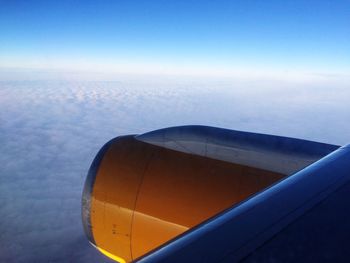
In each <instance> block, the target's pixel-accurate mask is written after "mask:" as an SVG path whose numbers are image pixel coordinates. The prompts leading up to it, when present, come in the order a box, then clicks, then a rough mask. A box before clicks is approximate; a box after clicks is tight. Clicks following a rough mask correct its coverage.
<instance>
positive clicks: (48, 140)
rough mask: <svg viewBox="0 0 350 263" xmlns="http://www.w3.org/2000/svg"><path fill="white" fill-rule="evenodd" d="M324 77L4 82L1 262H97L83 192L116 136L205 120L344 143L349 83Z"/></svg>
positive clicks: (348, 130)
mask: <svg viewBox="0 0 350 263" xmlns="http://www.w3.org/2000/svg"><path fill="white" fill-rule="evenodd" d="M327 85H328V84H327V83H325V84H322V85H321V84H317V85H316V84H312V85H311V84H308V85H306V84H305V83H299V84H295V83H294V84H291V83H285V82H256V81H250V82H248V81H240V82H239V81H215V80H211V81H198V80H196V81H194V80H190V79H187V80H177V79H174V78H169V79H163V80H162V81H158V80H155V81H153V80H152V81H151V80H150V79H143V80H138V81H130V80H129V81H127V80H123V81H120V82H101V81H100V82H77V81H74V82H67V81H9V82H0V145H1V152H0V207H1V209H0V218H1V220H0V241H1V242H0V243H1V244H2V245H1V247H0V261H1V262H11V261H14V262H48V261H53V262H60V261H62V262H63V261H66V259H67V258H69V260H70V261H72V262H89V261H91V262H102V260H101V258H102V256H100V255H99V253H97V252H96V251H95V250H94V249H93V248H91V246H89V244H88V243H87V241H86V238H85V236H84V235H83V233H82V226H81V221H80V197H81V191H82V187H83V182H84V179H85V176H86V173H87V170H88V168H89V165H90V163H91V161H92V159H93V157H94V156H95V154H96V153H97V151H98V149H99V148H100V147H101V146H102V145H103V144H104V143H105V142H106V141H107V140H109V139H111V138H113V137H116V136H118V135H122V134H133V133H142V132H146V131H150V130H153V129H156V128H162V127H167V126H175V125H184V124H203V125H211V126H220V127H226V128H231V129H238V130H247V131H253V132H262V133H270V134H278V135H284V136H291V137H299V138H306V139H312V140H316V141H324V142H329V143H336V144H345V143H346V142H348V141H349V137H348V134H350V123H349V122H348V121H347V120H348V119H349V117H350V107H348V101H349V99H350V87H349V86H346V85H343V86H337V87H335V86H327ZM106 261H107V260H106Z"/></svg>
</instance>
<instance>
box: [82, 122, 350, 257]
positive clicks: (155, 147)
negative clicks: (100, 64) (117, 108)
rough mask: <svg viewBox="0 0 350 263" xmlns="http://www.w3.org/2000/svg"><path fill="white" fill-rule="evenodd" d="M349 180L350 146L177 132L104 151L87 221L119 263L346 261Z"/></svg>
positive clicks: (91, 186) (91, 177)
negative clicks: (131, 262) (133, 262)
mask: <svg viewBox="0 0 350 263" xmlns="http://www.w3.org/2000/svg"><path fill="white" fill-rule="evenodd" d="M349 180H350V146H344V147H339V146H336V145H329V144H323V143H317V142H311V141H306V140H299V139H292V138H286V137H279V136H273V135H264V134H256V133H248V132H239V131H233V130H226V129H221V128H213V127H206V126H182V127H173V128H167V129H162V130H157V131H154V132H150V133H146V134H143V135H132V136H124V137H117V138H116V139H113V140H111V141H110V142H109V143H107V144H106V145H105V146H104V147H103V148H102V149H101V150H100V152H99V153H98V154H97V156H96V158H95V160H94V162H93V164H92V165H91V168H90V171H89V174H88V177H87V180H86V183H85V187H84V193H83V209H82V215H83V224H84V229H85V232H86V234H87V236H88V238H89V240H90V242H91V243H92V244H93V245H94V246H96V247H97V248H98V249H99V250H100V251H101V252H102V253H104V254H105V255H107V256H109V257H110V258H113V259H115V260H117V261H120V262H129V261H136V262H310V261H315V260H314V259H316V261H323V262H324V261H333V262H334V261H341V260H344V259H346V258H349V256H350V255H349V254H350V252H348V251H349V249H348V247H349V244H350V243H349V239H348V237H349V236H350V235H349V234H350V226H349V224H348V222H350V221H349V220H350V213H349V212H348V208H350V198H349V193H350V192H349V190H350V188H349V186H350V185H349Z"/></svg>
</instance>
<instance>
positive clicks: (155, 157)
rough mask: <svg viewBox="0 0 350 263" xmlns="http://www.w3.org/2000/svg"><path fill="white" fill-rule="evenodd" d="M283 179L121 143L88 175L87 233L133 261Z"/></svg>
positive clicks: (140, 143)
mask: <svg viewBox="0 0 350 263" xmlns="http://www.w3.org/2000/svg"><path fill="white" fill-rule="evenodd" d="M212 155H213V154H212ZM283 176H284V174H283V173H281V172H276V171H268V170H267V169H261V168H254V167H251V166H249V165H244V164H237V163H234V162H229V161H225V160H220V158H211V157H210V156H209V155H201V154H196V153H191V152H189V151H188V150H183V151H182V150H181V147H177V148H176V147H175V148H174V147H162V146H160V145H156V144H152V143H148V142H146V141H144V140H140V139H138V137H137V136H123V137H117V138H116V139H113V140H111V141H110V142H109V143H107V144H106V145H105V146H104V147H103V148H102V149H101V150H100V152H99V153H98V154H97V156H96V158H95V160H94V162H93V163H92V165H91V168H90V170H89V174H88V177H87V179H86V182H85V186H84V192H83V209H82V216H83V224H84V230H85V232H86V234H87V236H88V238H89V240H90V242H91V243H93V244H94V245H95V246H96V247H97V248H98V249H99V250H100V251H101V252H103V253H104V254H105V255H107V256H109V257H110V258H113V259H115V260H117V261H122V262H123V261H126V262H129V261H132V260H134V259H136V258H138V257H140V256H142V255H144V254H145V253H148V252H149V251H151V250H153V249H155V248H157V247H158V246H160V245H161V244H163V243H165V242H167V241H169V240H171V239H173V238H174V237H176V236H178V235H179V234H181V233H183V232H185V231H186V230H188V229H189V228H192V227H194V226H196V225H198V224H200V223H201V222H203V221H205V220H207V219H208V218H210V217H213V216H214V215H216V214H218V213H219V212H221V211H223V210H225V209H227V208H229V207H231V206H232V205H234V204H235V203H237V202H240V201H241V200H243V199H246V198H247V197H248V196H249V195H251V194H253V193H256V192H257V191H259V190H261V189H263V188H265V187H266V186H268V185H271V184H272V183H273V182H275V181H277V180H279V179H280V178H282V177H283Z"/></svg>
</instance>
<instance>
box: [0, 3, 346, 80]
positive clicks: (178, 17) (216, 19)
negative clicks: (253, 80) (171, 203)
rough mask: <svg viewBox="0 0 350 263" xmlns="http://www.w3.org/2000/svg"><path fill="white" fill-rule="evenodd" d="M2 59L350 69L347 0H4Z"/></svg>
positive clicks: (70, 65) (205, 69) (115, 66)
mask: <svg viewBox="0 0 350 263" xmlns="http://www.w3.org/2000/svg"><path fill="white" fill-rule="evenodd" d="M0 67H2V68H42V69H63V70H98V71H116V72H117V71H120V72H131V73H142V72H146V73H149V72H151V73H164V72H165V73H184V72H185V73H186V72H189V73H191V72H194V73H202V74H208V73H211V72H212V73H217V72H221V73H223V74H231V73H232V74H234V73H237V74H240V73H242V72H244V73H245V74H248V75H249V74H255V73H259V72H260V73H267V72H269V73H276V74H283V72H289V73H290V72H297V73H305V74H329V75H340V76H343V75H348V74H349V73H350V1H349V0H346V1H345V0H339V1H324V0H308V1H305V0H303V1H298V0H293V1H290V0H283V1H281V0H271V1H258V0H256V1H251V0H242V1H222V0H215V1H209V0H202V1H199V0H173V1H165V0H163V1H160V0H154V1H132V0H128V1H126V0H125V1H122V0H113V1H112V0H111V1H108V0H104V1H96V0H94V1H88V0H81V1H77V0H70V1H65V0H60V1H25V0H23V1H16V0H0Z"/></svg>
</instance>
